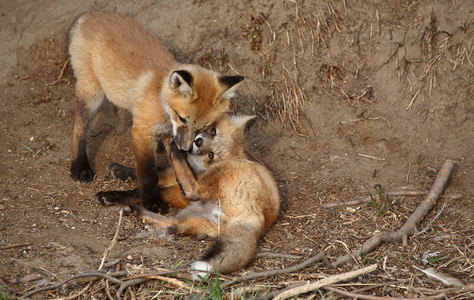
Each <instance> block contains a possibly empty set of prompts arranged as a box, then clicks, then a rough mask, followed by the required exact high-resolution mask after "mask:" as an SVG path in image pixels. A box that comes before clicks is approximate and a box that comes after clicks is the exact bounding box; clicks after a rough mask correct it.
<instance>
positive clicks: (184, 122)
mask: <svg viewBox="0 0 474 300" xmlns="http://www.w3.org/2000/svg"><path fill="white" fill-rule="evenodd" d="M178 117H179V120H180V121H181V122H182V123H183V124H186V119H185V118H183V117H181V116H180V115H178Z"/></svg>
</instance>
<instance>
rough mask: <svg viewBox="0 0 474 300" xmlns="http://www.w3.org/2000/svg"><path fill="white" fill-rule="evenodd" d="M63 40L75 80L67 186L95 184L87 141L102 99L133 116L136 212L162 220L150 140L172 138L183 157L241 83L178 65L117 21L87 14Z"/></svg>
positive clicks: (137, 29) (141, 33) (136, 29)
mask: <svg viewBox="0 0 474 300" xmlns="http://www.w3.org/2000/svg"><path fill="white" fill-rule="evenodd" d="M70 39H71V41H70V45H69V54H70V56H71V65H72V68H73V70H74V74H75V76H76V79H77V80H76V96H77V100H76V107H75V113H74V129H73V134H72V147H71V158H72V162H71V176H72V178H73V179H74V180H78V181H81V182H89V181H91V180H92V179H93V178H94V171H93V169H92V167H91V164H90V161H89V155H88V152H87V144H88V133H89V128H90V126H91V123H92V121H93V119H94V116H95V114H96V111H97V109H98V108H99V107H100V105H101V104H102V102H103V101H104V99H105V98H107V99H108V100H109V101H110V102H112V103H113V104H115V105H116V106H118V107H121V108H124V109H127V110H129V111H130V112H131V113H132V115H133V126H132V144H133V153H134V156H135V161H136V174H137V178H138V186H139V191H140V198H141V200H142V203H143V205H144V206H145V207H147V208H152V209H154V210H156V209H158V208H159V209H160V210H161V212H163V213H164V212H166V211H167V205H166V204H165V203H163V202H162V201H161V197H160V193H159V191H158V187H157V181H158V174H157V166H156V162H155V156H154V153H155V145H156V139H164V138H167V137H169V136H173V137H174V141H175V143H176V146H177V148H178V149H181V150H184V151H188V150H190V149H191V147H192V144H193V142H194V138H195V136H196V135H197V134H198V133H199V132H201V131H202V130H203V129H204V128H207V127H208V126H210V125H211V124H213V123H214V122H215V121H216V120H217V119H218V118H220V117H221V116H222V114H224V113H225V112H226V111H228V108H229V102H230V99H231V98H232V97H233V95H234V93H235V89H236V87H237V86H238V84H239V82H241V81H242V80H243V77H242V76H222V75H220V74H218V73H216V72H213V71H210V70H206V69H204V68H201V67H199V66H197V65H183V64H180V63H178V62H177V61H176V60H175V59H174V58H173V56H172V55H171V53H170V52H169V51H168V49H166V48H165V47H164V46H163V45H162V44H161V43H160V42H159V41H158V40H156V39H155V38H153V37H152V36H151V35H150V34H149V33H148V32H147V31H145V29H143V28H142V27H141V26H140V25H138V24H137V23H136V22H135V21H133V20H132V19H131V18H129V17H125V16H122V15H119V14H116V13H102V12H90V13H86V14H85V15H83V16H82V17H80V18H79V19H78V20H77V22H76V23H75V25H74V26H73V28H72V30H71V33H70Z"/></svg>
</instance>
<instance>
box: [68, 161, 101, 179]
mask: <svg viewBox="0 0 474 300" xmlns="http://www.w3.org/2000/svg"><path fill="white" fill-rule="evenodd" d="M94 175H95V172H94V170H92V167H91V166H90V164H89V161H87V160H74V161H73V162H72V163H71V177H72V179H73V180H74V181H80V182H91V181H92V180H93V179H94Z"/></svg>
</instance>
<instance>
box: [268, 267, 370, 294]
mask: <svg viewBox="0 0 474 300" xmlns="http://www.w3.org/2000/svg"><path fill="white" fill-rule="evenodd" d="M376 269H377V264H373V265H370V266H368V267H365V268H362V269H359V270H355V271H351V272H347V273H342V274H337V275H333V276H329V277H327V278H324V279H321V280H318V281H316V282H313V283H307V284H305V285H302V286H298V287H296V288H293V289H290V290H287V291H284V292H282V293H280V294H278V295H276V297H275V298H273V299H274V300H282V299H287V298H291V297H293V296H296V295H299V294H304V293H307V292H311V291H314V290H316V289H319V288H321V287H323V286H326V285H330V284H333V283H336V282H340V281H346V280H350V279H353V278H355V277H358V276H360V275H363V274H366V273H370V272H373V271H375V270H376Z"/></svg>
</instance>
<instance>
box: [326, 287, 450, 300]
mask: <svg viewBox="0 0 474 300" xmlns="http://www.w3.org/2000/svg"><path fill="white" fill-rule="evenodd" d="M327 290H329V291H334V292H336V293H339V294H341V295H344V296H348V297H351V298H354V299H369V300H402V299H403V300H420V299H440V298H444V297H445V295H444V294H441V295H437V296H430V297H421V298H394V297H377V296H373V295H363V294H356V293H352V292H348V291H344V290H340V289H336V288H331V287H330V288H327Z"/></svg>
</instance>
